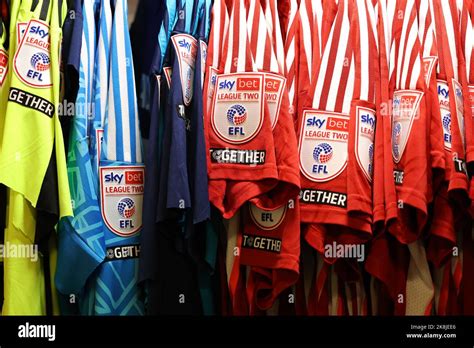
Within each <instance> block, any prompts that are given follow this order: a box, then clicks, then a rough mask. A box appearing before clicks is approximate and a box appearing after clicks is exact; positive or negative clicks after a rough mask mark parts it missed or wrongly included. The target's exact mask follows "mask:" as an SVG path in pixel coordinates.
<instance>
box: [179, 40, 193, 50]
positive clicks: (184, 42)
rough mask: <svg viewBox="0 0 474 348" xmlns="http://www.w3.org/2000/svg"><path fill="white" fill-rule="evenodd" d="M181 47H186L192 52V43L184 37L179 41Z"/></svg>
mask: <svg viewBox="0 0 474 348" xmlns="http://www.w3.org/2000/svg"><path fill="white" fill-rule="evenodd" d="M178 44H179V47H182V48H184V49H185V50H186V51H188V53H189V52H191V43H190V42H187V41H186V39H182V40H179V41H178Z"/></svg>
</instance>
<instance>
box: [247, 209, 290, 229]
mask: <svg viewBox="0 0 474 348" xmlns="http://www.w3.org/2000/svg"><path fill="white" fill-rule="evenodd" d="M286 210H287V206H286V205H284V206H282V207H280V208H278V209H275V210H263V209H260V208H258V207H257V206H256V205H254V204H249V211H250V217H251V218H252V221H253V223H254V224H255V225H256V226H258V227H259V228H260V229H262V230H265V231H269V230H274V229H276V228H277V227H278V226H280V225H281V224H282V223H283V221H284V219H285V215H286Z"/></svg>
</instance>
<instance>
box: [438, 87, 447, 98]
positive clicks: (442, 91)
mask: <svg viewBox="0 0 474 348" xmlns="http://www.w3.org/2000/svg"><path fill="white" fill-rule="evenodd" d="M438 95H440V96H442V97H444V98H448V97H449V90H448V89H447V88H443V87H441V86H438Z"/></svg>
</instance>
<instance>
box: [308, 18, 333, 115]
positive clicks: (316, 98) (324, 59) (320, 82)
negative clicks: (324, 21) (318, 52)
mask: <svg viewBox="0 0 474 348" xmlns="http://www.w3.org/2000/svg"><path fill="white" fill-rule="evenodd" d="M333 36H334V25H333V26H332V28H331V32H330V33H329V38H328V43H327V46H326V49H325V50H324V53H323V57H322V59H321V65H320V73H319V74H318V76H317V79H318V80H317V82H316V88H315V90H314V96H313V108H315V109H319V107H320V106H319V105H320V103H321V94H322V92H323V85H324V77H325V76H324V73H323V72H324V71H326V69H327V66H328V61H329V52H330V51H331V47H332V44H333V43H332V38H333Z"/></svg>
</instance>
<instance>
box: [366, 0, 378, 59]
mask: <svg viewBox="0 0 474 348" xmlns="http://www.w3.org/2000/svg"><path fill="white" fill-rule="evenodd" d="M366 8H367V10H368V12H369V23H370V30H371V31H372V35H373V37H374V40H375V47H376V48H377V51H378V49H379V41H378V40H377V35H376V33H377V30H376V28H377V23H376V13H375V7H374V6H372V2H371V1H370V0H366Z"/></svg>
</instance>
